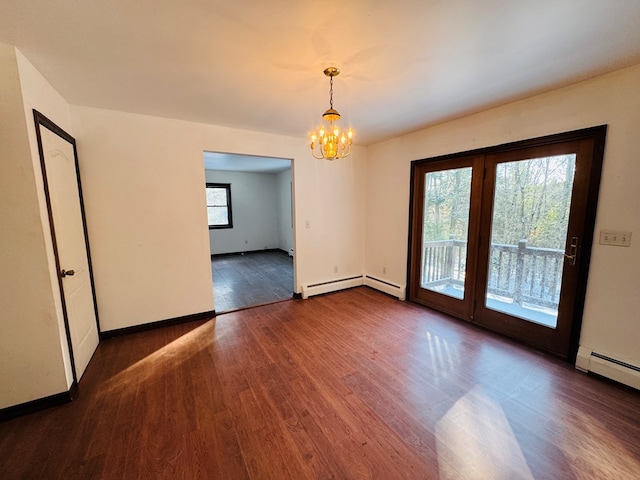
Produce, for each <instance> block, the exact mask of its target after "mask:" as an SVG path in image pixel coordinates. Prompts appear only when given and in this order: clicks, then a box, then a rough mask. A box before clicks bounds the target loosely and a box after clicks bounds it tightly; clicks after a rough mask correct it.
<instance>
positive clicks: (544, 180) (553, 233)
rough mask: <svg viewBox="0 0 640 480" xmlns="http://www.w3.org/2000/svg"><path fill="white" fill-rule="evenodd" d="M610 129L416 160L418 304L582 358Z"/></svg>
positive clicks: (413, 275) (413, 261)
mask: <svg viewBox="0 0 640 480" xmlns="http://www.w3.org/2000/svg"><path fill="white" fill-rule="evenodd" d="M605 132H606V127H596V128H593V129H587V130H581V131H578V132H570V133H567V134H560V135H554V136H551V137H544V138H541V139H535V140H530V141H526V142H519V143H516V144H509V145H506V146H501V147H495V148H491V149H485V150H483V151H477V152H471V153H467V154H461V155H451V156H447V157H443V158H437V159H431V160H424V161H417V162H413V164H412V194H411V195H412V199H411V202H412V203H411V219H410V221H411V234H410V243H411V246H410V261H409V282H408V283H409V299H410V300H412V301H415V302H418V303H421V304H424V305H427V306H430V307H433V308H436V309H439V310H441V311H444V312H446V313H449V314H451V315H453V316H456V317H458V318H461V319H464V320H467V321H470V322H473V323H476V324H478V325H481V326H483V327H486V328H488V329H490V330H493V331H496V332H499V333H502V334H504V335H507V336H509V337H512V338H515V339H518V340H520V341H523V342H525V343H527V344H530V345H533V346H535V347H537V348H540V349H542V350H545V351H549V352H552V353H554V354H557V355H559V356H562V357H565V358H569V357H571V356H572V355H574V354H575V350H577V340H578V334H579V328H580V323H581V315H582V307H583V303H584V292H585V289H586V276H587V273H588V264H589V256H590V250H591V242H592V239H593V226H594V221H595V207H596V202H597V192H598V186H599V182H600V171H601V165H602V152H603V146H604V136H605Z"/></svg>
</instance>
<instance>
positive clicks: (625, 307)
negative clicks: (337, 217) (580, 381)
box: [366, 65, 640, 365]
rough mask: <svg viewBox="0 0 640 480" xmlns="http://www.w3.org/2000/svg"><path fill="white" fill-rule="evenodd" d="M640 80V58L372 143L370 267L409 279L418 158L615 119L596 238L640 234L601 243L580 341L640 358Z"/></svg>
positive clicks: (402, 281) (401, 281) (395, 279)
mask: <svg viewBox="0 0 640 480" xmlns="http://www.w3.org/2000/svg"><path fill="white" fill-rule="evenodd" d="M639 86H640V65H639V66H635V67H632V68H628V69H625V70H621V71H618V72H615V73H612V74H609V75H605V76H601V77H598V78H595V79H592V80H589V81H585V82H582V83H579V84H575V85H572V86H569V87H566V88H562V89H559V90H555V91H553V92H550V93H547V94H544V95H539V96H536V97H532V98H529V99H527V100H523V101H520V102H515V103H512V104H509V105H506V106H503V107H499V108H495V109H492V110H488V111H485V112H482V113H479V114H476V115H472V116H468V117H465V118H462V119H459V120H455V121H451V122H448V123H445V124H442V125H437V126H434V127H431V128H427V129H425V130H422V131H420V132H416V133H414V134H411V135H407V136H403V137H400V138H396V139H393V140H390V141H387V142H384V143H380V144H377V145H374V146H371V147H369V158H368V163H367V189H366V190H367V202H366V208H367V214H366V215H367V225H366V232H367V252H366V268H367V272H368V273H369V274H372V275H375V276H376V277H378V278H382V279H385V280H387V281H389V282H392V283H396V284H398V285H402V286H404V285H406V274H407V264H406V263H407V237H408V211H409V180H410V162H411V161H412V160H418V159H422V158H429V157H434V156H438V155H443V154H447V153H456V152H462V151H467V150H472V149H476V148H481V147H488V146H493V145H500V144H503V143H507V142H512V141H516V140H523V139H528V138H535V137H539V136H543V135H549V134H554V133H560V132H565V131H571V130H576V129H581V128H586V127H591V126H596V125H602V124H608V125H609V129H608V132H607V140H606V147H605V158H604V166H603V173H602V182H601V186H600V200H599V206H598V213H597V218H596V235H595V236H596V242H597V237H598V235H597V232H598V231H599V230H600V229H612V230H627V231H632V232H634V235H635V236H634V237H633V239H632V243H631V247H630V248H620V247H607V246H601V245H599V244H594V247H593V252H592V257H591V267H590V273H589V282H588V289H587V299H586V304H585V312H584V317H583V325H582V335H581V339H580V344H581V345H583V346H587V347H589V348H592V349H593V350H595V351H598V352H600V353H603V354H606V355H609V356H611V357H613V358H617V359H620V360H622V361H626V362H628V363H631V364H634V365H640V348H638V345H640V323H639V322H638V321H637V312H638V311H640V295H638V288H639V287H640V216H639V215H638V213H637V212H638V211H640V196H639V195H637V194H636V192H637V190H638V185H639V184H640V156H639V154H638V139H639V138H640V88H639ZM383 267H386V268H387V274H386V275H384V274H382V268H383Z"/></svg>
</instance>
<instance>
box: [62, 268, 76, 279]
mask: <svg viewBox="0 0 640 480" xmlns="http://www.w3.org/2000/svg"><path fill="white" fill-rule="evenodd" d="M75 273H76V272H74V271H73V270H65V269H62V271H61V272H60V276H61V277H62V278H64V277H72V276H73V275H75Z"/></svg>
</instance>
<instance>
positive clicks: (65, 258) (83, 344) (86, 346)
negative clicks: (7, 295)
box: [40, 125, 99, 380]
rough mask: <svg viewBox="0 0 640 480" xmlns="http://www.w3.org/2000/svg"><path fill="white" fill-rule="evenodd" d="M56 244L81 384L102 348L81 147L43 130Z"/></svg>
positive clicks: (66, 313) (73, 355) (72, 353)
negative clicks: (84, 204)
mask: <svg viewBox="0 0 640 480" xmlns="http://www.w3.org/2000/svg"><path fill="white" fill-rule="evenodd" d="M40 137H41V144H42V156H43V158H42V160H43V166H44V169H45V181H46V186H47V190H48V199H49V208H50V213H51V217H52V218H51V221H52V222H53V225H52V232H53V235H54V246H55V248H56V251H57V258H58V265H59V269H60V271H59V272H58V275H59V276H60V277H61V284H62V290H63V292H62V295H63V306H64V309H65V315H66V318H67V324H68V330H69V332H68V333H69V337H70V338H71V345H70V349H71V352H70V353H71V358H72V359H73V361H74V363H75V374H76V378H77V379H78V380H79V379H80V378H81V377H82V374H83V373H84V371H85V369H86V367H87V365H88V363H89V360H91V356H92V355H93V353H94V351H95V350H96V348H97V346H98V341H99V339H98V325H97V321H96V310H95V303H94V296H93V284H92V279H91V272H90V269H89V256H88V252H87V243H86V240H85V230H84V221H83V216H82V209H81V206H80V191H79V188H78V177H77V170H76V157H75V146H74V145H73V144H72V143H70V142H69V141H67V140H66V139H64V138H62V137H61V136H59V135H58V134H56V133H54V132H52V131H51V130H49V129H48V128H46V127H45V126H43V125H41V127H40Z"/></svg>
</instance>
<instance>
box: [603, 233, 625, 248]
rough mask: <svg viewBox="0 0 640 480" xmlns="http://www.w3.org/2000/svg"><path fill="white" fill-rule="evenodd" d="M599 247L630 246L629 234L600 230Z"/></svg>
mask: <svg viewBox="0 0 640 480" xmlns="http://www.w3.org/2000/svg"><path fill="white" fill-rule="evenodd" d="M600 245H613V246H616V247H628V246H630V245H631V232H623V231H620V230H600Z"/></svg>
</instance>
